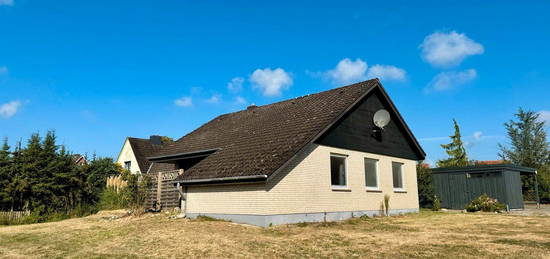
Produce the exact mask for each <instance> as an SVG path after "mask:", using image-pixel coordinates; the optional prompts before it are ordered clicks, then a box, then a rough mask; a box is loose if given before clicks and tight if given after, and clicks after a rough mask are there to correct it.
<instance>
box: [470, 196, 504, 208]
mask: <svg viewBox="0 0 550 259" xmlns="http://www.w3.org/2000/svg"><path fill="white" fill-rule="evenodd" d="M465 209H466V211H468V212H476V211H485V212H499V211H503V210H505V209H506V206H505V205H504V204H502V203H500V202H498V201H497V199H493V198H491V197H489V195H487V194H482V195H481V196H479V197H477V198H475V199H474V200H472V201H471V202H470V204H468V205H466V207H465Z"/></svg>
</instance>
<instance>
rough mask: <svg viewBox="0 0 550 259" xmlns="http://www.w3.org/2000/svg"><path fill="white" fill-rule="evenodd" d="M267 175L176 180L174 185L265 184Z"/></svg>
mask: <svg viewBox="0 0 550 259" xmlns="http://www.w3.org/2000/svg"><path fill="white" fill-rule="evenodd" d="M266 180H267V175H265V174H263V175H250V176H231V177H220V178H206V179H191V180H178V179H176V180H174V181H172V182H173V183H179V184H182V185H204V184H224V183H252V182H265V181H266Z"/></svg>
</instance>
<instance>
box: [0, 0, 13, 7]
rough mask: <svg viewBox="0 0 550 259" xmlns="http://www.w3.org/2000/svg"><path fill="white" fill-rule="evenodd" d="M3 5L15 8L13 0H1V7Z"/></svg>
mask: <svg viewBox="0 0 550 259" xmlns="http://www.w3.org/2000/svg"><path fill="white" fill-rule="evenodd" d="M2 5H6V6H13V0H0V6H2Z"/></svg>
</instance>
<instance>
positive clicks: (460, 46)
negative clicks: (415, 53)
mask: <svg viewBox="0 0 550 259" xmlns="http://www.w3.org/2000/svg"><path fill="white" fill-rule="evenodd" d="M420 48H421V49H422V58H423V59H424V60H425V61H426V62H428V63H430V64H431V65H432V66H434V67H451V66H457V65H459V64H460V63H461V62H462V61H463V60H464V59H465V58H467V57H468V56H472V55H479V54H482V53H483V52H484V49H483V46H482V45H481V44H479V43H477V42H475V41H473V40H472V39H470V38H468V37H467V36H466V35H465V34H464V33H457V32H456V31H451V32H449V33H445V32H435V33H432V34H430V35H428V36H426V38H424V42H422V44H420Z"/></svg>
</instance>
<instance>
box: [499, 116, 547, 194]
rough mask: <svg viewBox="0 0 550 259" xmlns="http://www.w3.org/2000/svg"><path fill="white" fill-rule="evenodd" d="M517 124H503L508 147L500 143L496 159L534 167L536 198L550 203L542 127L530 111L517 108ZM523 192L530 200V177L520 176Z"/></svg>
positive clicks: (533, 181) (544, 134)
mask: <svg viewBox="0 0 550 259" xmlns="http://www.w3.org/2000/svg"><path fill="white" fill-rule="evenodd" d="M515 117H516V121H514V120H510V121H509V122H507V123H504V126H505V127H506V131H507V133H508V138H509V140H510V147H507V146H505V145H503V144H499V145H498V146H499V149H500V153H499V156H500V157H501V158H502V159H503V160H506V161H509V162H511V163H513V164H516V165H521V166H526V167H532V168H536V169H537V171H538V175H537V176H536V177H537V178H538V189H539V197H540V199H541V201H542V202H550V145H549V144H548V140H547V139H546V131H545V127H544V126H545V124H544V122H543V121H540V120H539V115H538V113H536V112H533V111H524V110H523V109H522V108H519V110H518V113H516V114H515ZM521 180H522V189H523V192H524V195H526V197H527V199H530V198H533V197H531V195H532V194H530V193H532V190H533V186H534V183H535V179H534V177H533V176H532V175H522V176H521Z"/></svg>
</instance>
